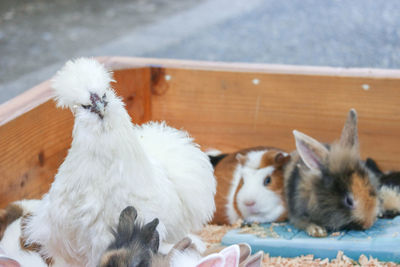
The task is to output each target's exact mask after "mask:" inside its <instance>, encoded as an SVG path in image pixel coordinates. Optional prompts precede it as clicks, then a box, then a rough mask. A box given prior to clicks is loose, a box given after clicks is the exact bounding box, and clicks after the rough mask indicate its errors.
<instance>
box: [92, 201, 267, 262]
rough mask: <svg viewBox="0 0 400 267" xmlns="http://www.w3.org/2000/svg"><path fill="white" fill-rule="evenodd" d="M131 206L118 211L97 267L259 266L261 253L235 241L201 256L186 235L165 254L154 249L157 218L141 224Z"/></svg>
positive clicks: (156, 240)
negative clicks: (112, 237) (117, 220)
mask: <svg viewBox="0 0 400 267" xmlns="http://www.w3.org/2000/svg"><path fill="white" fill-rule="evenodd" d="M136 217H137V212H136V209H135V208H134V207H132V206H129V207H127V208H125V209H124V210H123V211H122V212H121V215H120V218H119V223H118V227H117V230H116V231H114V236H115V240H114V241H113V242H112V243H111V245H110V246H109V247H108V249H107V250H106V251H105V252H104V254H103V255H102V257H101V260H100V265H99V266H100V267H183V266H184V267H211V266H213V267H238V266H241V267H259V266H260V264H261V260H262V257H263V253H262V252H260V253H256V254H255V255H253V256H250V254H251V249H250V247H249V246H248V245H246V244H239V245H234V246H230V247H228V248H225V249H223V250H222V251H221V252H219V253H213V254H210V255H208V256H206V257H204V258H202V256H201V254H200V253H199V252H198V251H196V249H195V246H194V244H192V241H191V239H190V238H187V237H186V238H184V239H182V240H181V241H180V242H178V243H177V244H176V245H175V246H174V247H173V248H172V250H171V251H170V252H169V254H168V255H162V254H160V253H158V247H159V235H158V232H157V230H156V227H157V225H158V219H154V220H153V221H152V222H150V223H148V224H145V225H142V224H141V223H140V222H137V221H136Z"/></svg>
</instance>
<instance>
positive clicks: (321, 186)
mask: <svg viewBox="0 0 400 267" xmlns="http://www.w3.org/2000/svg"><path fill="white" fill-rule="evenodd" d="M293 134H294V137H295V140H296V151H294V152H293V153H292V160H291V162H290V163H289V164H288V165H287V168H286V169H285V174H284V176H285V195H286V200H287V204H288V212H289V219H290V222H291V223H292V224H293V225H294V226H295V227H297V228H299V229H303V230H305V231H306V232H307V233H308V234H309V235H311V236H315V237H323V236H326V235H327V231H337V230H341V229H367V228H370V227H371V226H372V225H373V224H374V222H375V220H376V218H377V214H378V211H379V205H378V204H379V201H378V198H377V184H378V180H377V177H376V175H375V174H374V173H373V172H372V171H371V170H369V169H368V168H366V166H365V163H364V162H363V161H361V160H360V155H359V142H358V134H357V113H356V111H355V110H354V109H351V110H350V112H349V114H348V118H347V121H346V123H345V125H344V128H343V130H342V135H341V138H340V140H339V141H336V142H334V143H332V144H330V145H324V144H321V143H320V142H318V141H317V140H315V139H313V138H311V137H309V136H307V135H305V134H303V133H300V132H298V131H294V132H293Z"/></svg>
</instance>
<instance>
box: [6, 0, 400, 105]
mask: <svg viewBox="0 0 400 267" xmlns="http://www.w3.org/2000/svg"><path fill="white" fill-rule="evenodd" d="M96 55H119V56H145V57H163V58H178V59H197V60H216V61H239V62H262V63H279V64H298V65H317V66H338V67H374V68H400V1H398V0H352V1H345V0H325V1H320V0H288V1H279V0H246V1H243V0H173V1H169V0H133V1H128V0H97V1H95V0H93V1H91V0H83V1H78V0H1V1H0V103H1V102H3V101H5V100H7V99H10V98H12V97H13V96H15V95H17V94H20V93H21V92H23V91H24V90H26V89H29V88H30V87H32V86H34V85H35V84H37V83H39V82H40V81H43V80H45V79H47V78H49V77H51V75H52V74H54V72H55V71H56V70H57V69H58V68H59V67H60V66H61V65H62V64H63V63H64V62H65V61H66V60H68V59H69V58H71V57H77V56H96Z"/></svg>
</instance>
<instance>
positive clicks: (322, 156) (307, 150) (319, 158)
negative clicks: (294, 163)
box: [293, 130, 329, 169]
mask: <svg viewBox="0 0 400 267" xmlns="http://www.w3.org/2000/svg"><path fill="white" fill-rule="evenodd" d="M293 135H294V138H295V140H296V149H297V152H299V155H300V157H301V159H302V160H303V161H304V163H305V164H306V165H307V167H309V168H310V169H320V167H321V166H322V164H323V163H324V162H325V160H326V159H327V157H328V154H329V150H328V149H327V148H326V147H325V146H324V145H323V144H321V143H320V142H318V141H317V140H315V139H313V138H311V137H309V136H308V135H305V134H303V133H301V132H299V131H296V130H294V131H293Z"/></svg>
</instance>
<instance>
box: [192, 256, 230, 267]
mask: <svg viewBox="0 0 400 267" xmlns="http://www.w3.org/2000/svg"><path fill="white" fill-rule="evenodd" d="M224 266H225V259H224V256H222V255H220V254H211V255H208V256H207V257H205V258H203V259H202V260H201V261H200V262H199V263H198V264H197V265H196V267H224Z"/></svg>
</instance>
